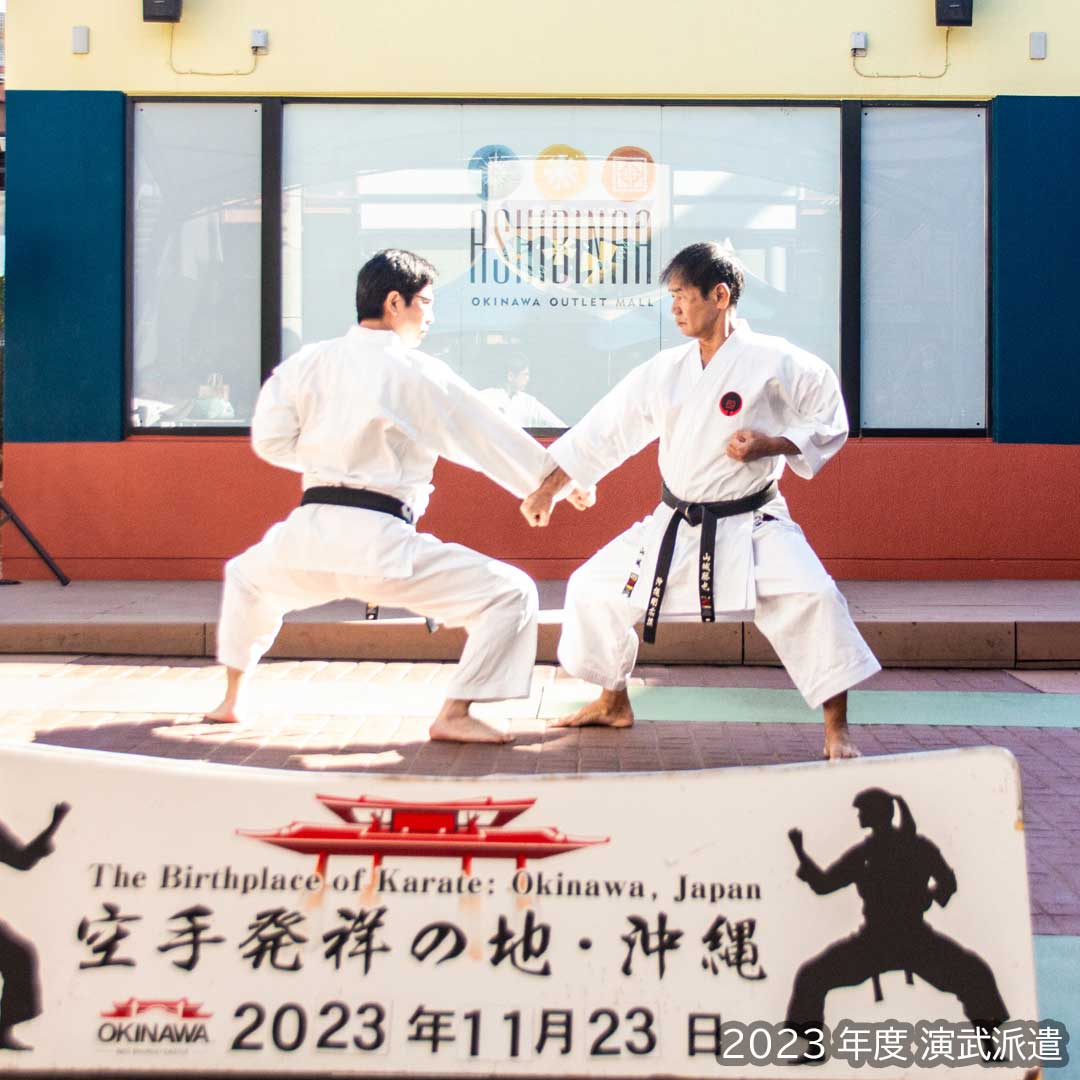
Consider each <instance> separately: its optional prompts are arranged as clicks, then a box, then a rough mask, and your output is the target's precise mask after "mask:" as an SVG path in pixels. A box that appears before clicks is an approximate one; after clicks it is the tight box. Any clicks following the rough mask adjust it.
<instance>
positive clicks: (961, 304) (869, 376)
mask: <svg viewBox="0 0 1080 1080" xmlns="http://www.w3.org/2000/svg"><path fill="white" fill-rule="evenodd" d="M985 163H986V118H985V115H984V110H983V109H972V108H966V109H960V108H958V109H951V108H934V109H923V108H874V109H865V110H864V111H863V120H862V166H863V177H862V423H863V426H864V427H867V428H942V429H950V428H961V429H963V428H967V429H971V428H985V426H986V164H985Z"/></svg>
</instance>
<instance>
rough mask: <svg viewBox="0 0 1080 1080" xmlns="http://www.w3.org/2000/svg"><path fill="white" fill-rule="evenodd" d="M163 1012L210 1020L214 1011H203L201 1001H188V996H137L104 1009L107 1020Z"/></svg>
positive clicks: (187, 1018)
mask: <svg viewBox="0 0 1080 1080" xmlns="http://www.w3.org/2000/svg"><path fill="white" fill-rule="evenodd" d="M155 1011H157V1012H163V1013H166V1014H168V1015H169V1016H175V1017H178V1018H179V1019H181V1020H209V1019H210V1017H211V1016H213V1013H208V1012H203V1011H202V1002H201V1001H188V999H187V998H186V997H182V998H174V999H173V1000H166V999H164V998H135V997H130V998H128V999H127V1001H114V1002H113V1007H112V1009H110V1010H108V1011H103V1012H102V1013H101V1015H102V1016H103V1017H104V1018H105V1019H106V1020H131V1019H133V1018H134V1017H136V1016H142V1015H143V1014H144V1013H148V1012H155Z"/></svg>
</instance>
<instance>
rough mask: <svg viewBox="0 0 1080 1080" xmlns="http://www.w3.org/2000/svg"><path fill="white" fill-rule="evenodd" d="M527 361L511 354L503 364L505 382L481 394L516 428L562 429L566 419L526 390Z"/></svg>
mask: <svg viewBox="0 0 1080 1080" xmlns="http://www.w3.org/2000/svg"><path fill="white" fill-rule="evenodd" d="M530 376H531V372H530V371H529V364H528V361H526V360H524V359H523V358H522V357H514V358H513V359H512V360H511V361H510V362H509V363H508V364H507V366H506V382H505V383H504V384H503V385H502V386H492V387H489V388H488V389H487V390H481V391H480V393H481V395H482V396H483V398H484V400H485V401H487V403H488V404H489V405H492V406H494V407H495V408H496V409H497V410H498V411H499V412H501V413H502V414H503V416H505V417H506V418H507V420H510V421H512V422H513V423H515V424H517V425H518V426H519V427H523V428H564V427H566V424H565V422H564V421H563V420H562V419H561V418H560V417H558V416H556V414H555V413H553V412H552V411H551V410H550V409H549V408H548V407H547V406H546V405H545V404H544V403H543V402H542V401H539V400H538V399H537V398H535V397H533V395H532V394H528V393H526V392H525V387H526V386H528V385H529V378H530Z"/></svg>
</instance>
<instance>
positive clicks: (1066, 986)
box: [1024, 934, 1080, 1080]
mask: <svg viewBox="0 0 1080 1080" xmlns="http://www.w3.org/2000/svg"><path fill="white" fill-rule="evenodd" d="M1035 982H1036V985H1037V987H1038V992H1039V1019H1040V1020H1043V1019H1046V1020H1060V1021H1061V1022H1062V1023H1063V1024H1064V1025H1065V1027H1066V1028H1067V1029H1068V1032H1069V1036H1070V1038H1069V1064H1068V1065H1066V1066H1065V1068H1063V1069H1046V1070H1044V1071H1043V1077H1044V1080H1080V937H1071V936H1068V935H1064V934H1063V935H1061V936H1058V935H1050V934H1036V935H1035ZM1024 1019H1027V1017H1025V1018H1024Z"/></svg>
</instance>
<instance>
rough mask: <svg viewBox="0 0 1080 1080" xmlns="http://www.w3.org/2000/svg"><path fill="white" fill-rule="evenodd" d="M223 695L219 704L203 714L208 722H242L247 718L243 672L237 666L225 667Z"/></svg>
mask: <svg viewBox="0 0 1080 1080" xmlns="http://www.w3.org/2000/svg"><path fill="white" fill-rule="evenodd" d="M225 676H226V685H225V697H224V698H222V701H221V704H220V705H218V706H216V707H215V708H213V709H211V710H210V711H209V712H208V713H205V714H204V715H203V719H204V720H205V721H206V722H207V723H209V724H242V723H243V722H244V721H245V720H246V719H247V706H246V704H245V699H246V697H247V693H246V691H244V673H243V672H242V671H240V670H239V669H237V668H231V667H226V668H225Z"/></svg>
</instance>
